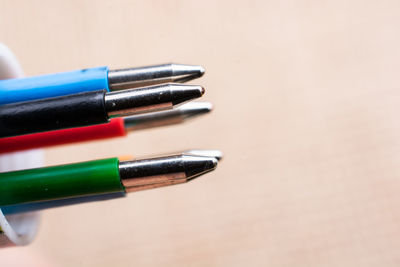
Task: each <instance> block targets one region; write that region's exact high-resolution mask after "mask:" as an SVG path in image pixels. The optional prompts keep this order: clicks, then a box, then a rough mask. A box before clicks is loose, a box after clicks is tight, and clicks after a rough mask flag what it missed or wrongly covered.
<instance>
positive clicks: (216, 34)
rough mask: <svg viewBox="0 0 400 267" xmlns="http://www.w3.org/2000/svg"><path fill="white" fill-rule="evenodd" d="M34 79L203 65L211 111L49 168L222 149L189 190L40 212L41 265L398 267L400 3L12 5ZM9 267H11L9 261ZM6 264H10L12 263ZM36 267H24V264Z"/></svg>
mask: <svg viewBox="0 0 400 267" xmlns="http://www.w3.org/2000/svg"><path fill="white" fill-rule="evenodd" d="M0 7H1V8H0V36H1V39H0V41H1V42H4V43H6V44H7V45H8V46H9V47H10V48H11V49H12V50H13V51H14V52H15V53H16V54H17V55H18V57H19V59H20V61H21V64H22V66H23V68H24V69H25V71H26V74H27V75H36V74H44V73H49V72H56V71H66V70H73V69H79V68H83V67H93V66H100V65H109V66H110V67H112V68H118V67H128V66H142V65H149V64H156V63H165V62H177V63H188V64H202V65H204V66H205V67H206V69H207V73H206V75H205V76H204V77H203V78H202V79H201V80H198V81H196V82H195V83H200V84H202V85H204V86H205V87H206V89H207V92H206V95H205V96H204V98H203V99H204V100H206V101H211V102H213V103H214V104H215V111H214V112H213V113H212V114H211V115H209V116H206V117H203V118H200V119H198V120H196V121H193V122H191V123H188V124H185V125H181V126H174V127H168V128H165V129H154V130H150V131H145V132H137V133H134V134H131V135H130V136H129V137H128V138H126V139H114V140H108V141H102V142H96V143H90V144H81V145H74V146H68V147H58V148H52V149H48V150H46V161H47V164H49V165H52V164H61V163H67V162H75V161H84V160H90V159H94V158H103V157H112V156H118V155H126V154H134V155H136V156H145V155H154V154H157V153H164V152H171V151H177V150H182V149H187V148H212V149H221V150H222V151H223V152H224V153H225V155H226V157H225V159H224V161H223V162H222V163H221V164H220V166H219V168H218V170H216V171H215V172H213V173H211V174H209V175H207V176H204V177H203V178H202V179H199V180H197V181H195V182H193V183H190V184H186V185H181V186H175V187H169V188H163V189H157V190H153V191H146V192H139V193H136V194H133V195H131V196H129V197H128V198H127V199H122V200H115V201H109V202H105V203H101V204H88V205H80V206H75V207H68V208H62V209H55V210H50V211H46V212H44V213H43V218H42V226H41V230H40V233H39V235H38V237H37V239H36V241H35V242H34V243H33V244H32V245H30V246H28V247H26V248H12V249H6V250H2V251H0V258H2V259H3V260H4V259H6V258H12V259H11V260H10V262H14V265H16V264H17V263H19V264H22V263H21V262H22V261H23V260H25V259H28V260H29V261H31V262H30V265H29V266H34V265H35V263H36V265H38V266H45V262H47V264H48V266H399V265H400V141H399V140H400V105H399V104H400V78H399V71H400V69H399V68H400V50H399V48H400V29H399V26H400V15H399V13H400V2H399V1H395V0H393V1H342V0H339V1H306V0H302V1H265V0H264V1H241V2H239V1H94V0H93V1H50V0H46V1H11V0H10V1H4V0H3V1H1V2H0ZM8 264H10V266H13V265H12V264H11V263H8ZM6 265H7V264H5V265H4V262H3V263H0V266H6ZM25 266H28V265H25Z"/></svg>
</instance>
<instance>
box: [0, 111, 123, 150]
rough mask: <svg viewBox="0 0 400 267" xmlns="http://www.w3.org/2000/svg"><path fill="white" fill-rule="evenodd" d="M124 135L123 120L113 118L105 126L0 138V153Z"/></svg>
mask: <svg viewBox="0 0 400 267" xmlns="http://www.w3.org/2000/svg"><path fill="white" fill-rule="evenodd" d="M125 135H126V131H125V123H124V120H123V119H122V118H115V119H112V120H111V121H110V122H109V123H105V124H99V125H92V126H87V127H79V128H71V129H64V130H58V131H50V132H43V133H35V134H26V135H20V136H13V137H6V138H0V153H8V152H15V151H20V150H28V149H33V148H43V147H50V146H57V145H63V144H72V143H78V142H86V141H94V140H101V139H106V138H112V137H119V136H125Z"/></svg>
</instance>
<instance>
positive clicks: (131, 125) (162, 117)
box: [0, 102, 212, 153]
mask: <svg viewBox="0 0 400 267" xmlns="http://www.w3.org/2000/svg"><path fill="white" fill-rule="evenodd" d="M211 109H212V105H211V104H210V103H208V102H189V103H186V104H183V105H181V106H178V107H176V108H173V109H170V110H163V111H157V112H152V113H145V114H139V115H133V116H128V117H123V118H113V119H111V120H110V122H109V123H103V124H98V125H92V126H86V127H78V128H69V129H63V130H58V131H49V132H42V133H34V134H26V135H19V136H13V137H6V138H0V153H8V152H15V151H20V150H27V149H33V148H44V147H50V146H56V145H63V144H71V143H77V142H86V141H94V140H100V139H106V138H112V137H120V136H125V135H126V134H127V133H129V132H131V131H136V130H143V129H148V128H152V127H160V126H165V125H172V124H178V123H182V122H185V121H187V120H189V119H192V118H195V117H197V116H200V115H202V114H205V113H208V112H210V111H211Z"/></svg>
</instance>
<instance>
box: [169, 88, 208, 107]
mask: <svg viewBox="0 0 400 267" xmlns="http://www.w3.org/2000/svg"><path fill="white" fill-rule="evenodd" d="M169 86H170V90H171V95H172V99H173V100H172V104H173V105H178V104H181V103H184V102H187V101H189V100H193V99H195V98H199V97H201V96H202V95H203V94H204V92H205V89H204V88H203V87H202V86H199V85H187V84H169Z"/></svg>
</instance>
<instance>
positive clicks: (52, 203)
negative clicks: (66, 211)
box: [1, 150, 222, 214]
mask: <svg viewBox="0 0 400 267" xmlns="http://www.w3.org/2000/svg"><path fill="white" fill-rule="evenodd" d="M182 153H183V154H187V155H196V156H203V157H213V158H215V159H217V160H218V161H220V160H221V159H222V153H221V151H218V150H188V151H185V152H180V153H179V152H178V153H174V154H182ZM125 196H126V193H125V192H115V193H106V194H100V195H92V196H83V197H73V198H67V199H58V200H48V201H42V202H35V203H28V204H20V205H14V206H7V207H3V208H1V210H2V212H3V213H4V214H16V213H24V212H33V211H40V210H46V209H52V208H59V207H65V206H71V205H77V204H83V203H90V202H97V201H105V200H112V199H117V198H123V197H125Z"/></svg>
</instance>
